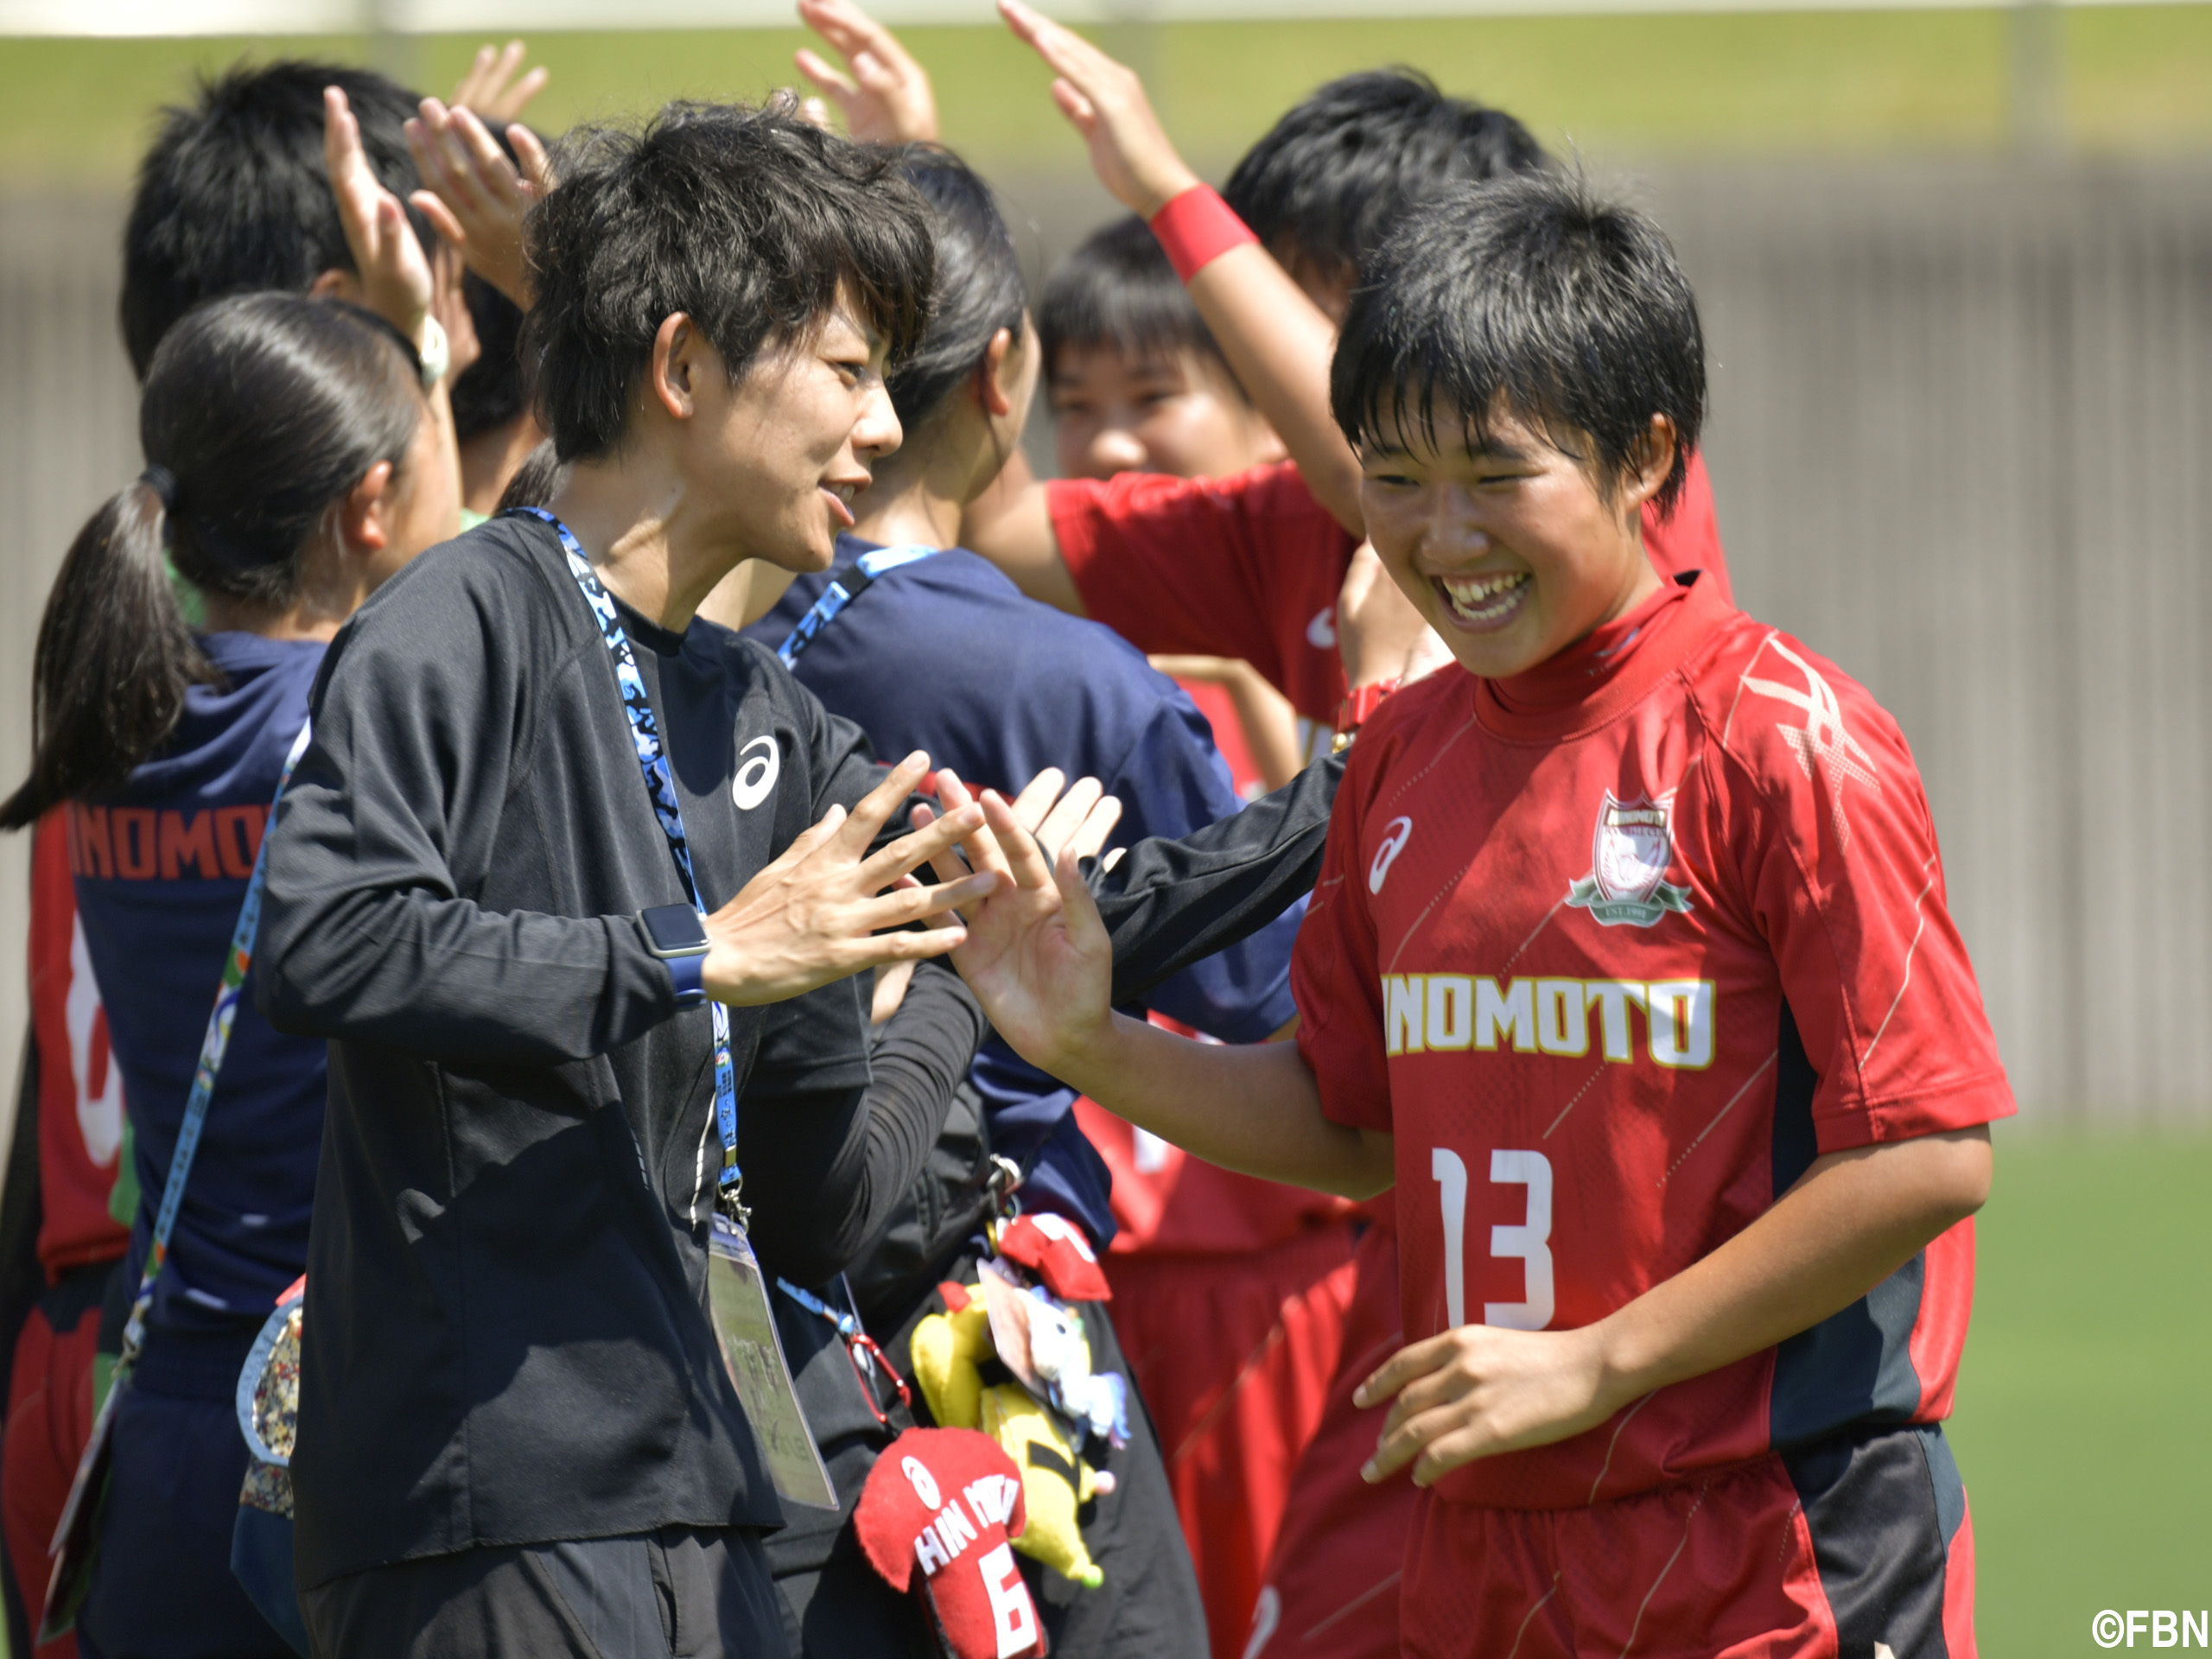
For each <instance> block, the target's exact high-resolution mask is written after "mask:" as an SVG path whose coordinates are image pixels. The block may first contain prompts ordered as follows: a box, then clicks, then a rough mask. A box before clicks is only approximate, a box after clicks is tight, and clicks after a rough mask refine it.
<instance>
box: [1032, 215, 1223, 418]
mask: <svg viewBox="0 0 2212 1659" xmlns="http://www.w3.org/2000/svg"><path fill="white" fill-rule="evenodd" d="M1037 334H1038V337H1039V340H1042V341H1043V343H1044V347H1045V359H1044V362H1045V377H1046V379H1048V380H1049V379H1050V378H1052V372H1053V371H1054V370H1055V369H1056V368H1057V367H1058V365H1059V360H1060V353H1062V352H1065V351H1071V350H1072V351H1085V350H1095V349H1097V348H1101V347H1103V348H1104V349H1105V350H1108V351H1111V352H1119V353H1122V354H1123V355H1125V356H1128V357H1142V356H1144V355H1146V354H1147V353H1160V354H1161V355H1163V356H1173V355H1174V354H1176V353H1181V352H1189V353H1192V354H1194V355H1196V356H1198V357H1200V358H1204V359H1210V360H1211V362H1212V363H1213V364H1214V365H1216V366H1217V367H1218V368H1219V369H1220V371H1221V372H1222V375H1223V377H1224V378H1225V379H1226V380H1227V381H1228V382H1229V384H1230V385H1232V386H1236V389H1237V391H1238V392H1239V393H1240V394H1241V393H1242V392H1243V386H1241V385H1238V384H1237V380H1236V375H1235V374H1233V373H1231V372H1230V367H1229V359H1226V358H1224V356H1222V354H1221V346H1220V343H1219V342H1218V341H1217V340H1215V339H1214V337H1213V331H1212V330H1211V329H1210V328H1208V327H1206V324H1205V318H1203V317H1201V316H1200V315H1198V304H1197V302H1195V301H1193V300H1192V298H1191V291H1190V289H1186V288H1185V287H1184V286H1183V279H1182V278H1181V277H1178V276H1177V275H1176V274H1175V267H1174V266H1173V265H1172V264H1168V262H1167V255H1166V251H1164V250H1163V249H1162V248H1161V247H1160V238H1158V237H1156V236H1154V234H1153V233H1152V226H1149V225H1147V224H1146V223H1145V222H1144V220H1142V219H1139V218H1138V217H1137V216H1136V215H1135V213H1131V214H1130V215H1129V216H1128V218H1126V219H1116V220H1114V221H1113V222H1112V223H1111V224H1109V225H1103V226H1100V227H1099V228H1098V229H1097V230H1095V231H1093V232H1091V233H1090V235H1089V236H1087V237H1085V238H1084V239H1083V241H1082V243H1081V244H1080V245H1077V248H1076V250H1075V251H1074V252H1072V253H1071V254H1069V255H1068V257H1066V258H1065V259H1063V260H1061V261H1060V263H1059V264H1058V265H1056V266H1054V267H1053V270H1052V277H1051V278H1050V279H1049V280H1047V281H1046V284H1045V298H1044V301H1043V302H1042V303H1041V304H1039V306H1038V308H1037Z"/></svg>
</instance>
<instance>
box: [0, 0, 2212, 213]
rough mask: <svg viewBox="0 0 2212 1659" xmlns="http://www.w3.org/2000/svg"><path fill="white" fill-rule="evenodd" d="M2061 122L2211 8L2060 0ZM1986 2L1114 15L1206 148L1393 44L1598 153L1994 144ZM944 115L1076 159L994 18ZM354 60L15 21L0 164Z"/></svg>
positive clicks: (603, 46)
mask: <svg viewBox="0 0 2212 1659" xmlns="http://www.w3.org/2000/svg"><path fill="white" fill-rule="evenodd" d="M2059 22H2060V28H2061V30H2062V37H2063V54H2062V55H2063V60H2064V79H2065V89H2066V90H2065V107H2066V121H2067V126H2068V130H2069V133H2070V135H2071V137H2072V139H2073V142H2075V143H2076V144H2078V145H2080V146H2082V148H2085V149H2092V150H2100V151H2128V152H2143V151H2161V152H2171V151H2177V150H2178V151H2203V150H2206V149H2212V97H2208V96H2207V95H2206V92H2205V89H2206V88H2207V87H2208V86H2212V5H2203V4H2198V5H2173V6H2166V5H2158V6H2136V7H2127V6H2113V7H2105V6H2096V7H2085V8H2077V9H2074V10H2069V11H2067V12H2066V13H2064V14H2063V16H2062V17H2061V18H2060V20H2059ZM803 38H804V37H803V35H801V33H800V31H798V29H789V30H782V29H730V30H721V31H716V32H709V31H696V32H669V31H660V32H649V33H648V32H639V33H628V34H622V33H589V34H583V33H569V34H545V35H534V36H532V37H531V45H532V47H533V48H535V50H536V53H537V56H538V57H539V58H540V59H541V60H543V62H545V63H546V64H547V65H548V66H549V67H551V69H552V70H553V73H554V80H553V85H552V87H551V89H550V91H549V92H547V93H546V95H545V96H544V98H543V99H542V100H541V103H540V105H539V108H538V109H537V111H534V112H533V114H534V117H535V118H537V120H538V121H539V123H540V124H541V125H543V126H545V127H547V128H549V129H557V128H559V127H562V126H564V125H566V124H569V122H572V121H575V120H576V119H578V118H584V117H589V116H605V115H612V114H619V113H621V112H624V111H631V110H635V109H639V108H644V107H649V106H651V105H654V104H656V103H658V102H659V101H660V100H662V99H667V98H671V97H677V96H682V95H694V96H721V97H731V96H737V97H758V96H760V94H761V93H763V92H766V91H768V90H770V89H771V88H772V87H775V86H780V85H785V84H787V83H789V82H790V81H791V79H793V73H794V72H793V71H792V69H791V50H792V48H794V47H795V46H797V45H798V44H799V42H800V41H801V40H802V39H803ZM906 38H907V40H908V41H909V43H910V44H911V45H912V48H913V49H914V50H915V52H916V54H918V56H919V57H920V58H921V59H922V60H923V61H924V62H925V63H926V64H927V65H928V66H929V67H930V69H931V73H932V74H933V75H934V76H935V77H936V79H937V81H938V88H939V93H940V101H941V104H942V106H943V108H944V112H945V120H946V136H947V138H948V139H949V141H950V142H951V143H954V144H956V145H958V146H960V147H961V148H962V149H965V150H966V151H967V152H968V153H969V155H970V156H971V157H972V158H973V159H974V160H976V162H978V163H979V164H981V165H982V166H983V167H985V168H987V169H988V168H1017V167H1018V168H1025V169H1027V170H1029V171H1032V172H1035V171H1040V170H1047V169H1055V168H1080V167H1081V166H1082V165H1083V157H1082V151H1081V149H1080V147H1079V146H1078V145H1077V143H1076V141H1075V139H1074V138H1073V137H1072V136H1071V134H1070V133H1069V131H1068V130H1067V129H1066V127H1065V124H1063V123H1062V122H1061V121H1060V119H1059V117H1058V112H1057V111H1054V110H1053V108H1052V105H1051V104H1050V102H1049V100H1048V99H1046V95H1045V85H1046V77H1045V74H1044V72H1043V71H1042V69H1041V68H1040V67H1039V66H1038V65H1037V63H1036V62H1035V60H1033V59H1032V58H1031V57H1030V56H1029V55H1028V54H1027V52H1025V51H1024V50H1023V48H1020V46H1019V45H1018V44H1016V43H1015V42H1014V41H1013V40H1012V38H1011V37H1010V36H1008V35H1006V34H1005V33H1004V31H1002V30H1000V29H986V28H932V29H912V30H909V31H907V32H906ZM1107 38H1108V43H1109V49H1114V50H1117V51H1121V52H1123V53H1125V54H1128V56H1129V57H1131V59H1132V60H1135V61H1137V62H1139V63H1140V64H1141V67H1144V68H1145V69H1146V70H1147V74H1148V76H1149V78H1150V79H1151V81H1152V84H1153V86H1154V90H1155V92H1156V94H1157V96H1158V99H1159V102H1160V106H1161V109H1162V111H1163V112H1164V113H1165V115H1166V118H1167V121H1168V124H1169V126H1170V128H1171V130H1173V131H1174V132H1175V133H1176V135H1177V136H1178V137H1179V138H1180V140H1181V141H1182V142H1183V143H1184V144H1185V147H1186V148H1187V149H1189V151H1190V152H1191V153H1192V156H1194V157H1197V158H1198V159H1200V160H1202V161H1204V162H1207V163H1208V164H1210V165H1212V166H1216V167H1218V166H1220V165H1222V164H1223V163H1224V162H1227V161H1229V160H1230V159H1231V158H1233V157H1234V156H1236V153H1237V152H1238V151H1239V150H1241V149H1243V146H1244V145H1245V144H1247V143H1249V142H1250V140H1251V139H1252V138H1253V137H1255V135H1256V134H1257V133H1258V132H1260V131H1261V130H1263V129H1264V128H1265V126H1266V125H1267V124H1268V122H1269V121H1270V120H1272V119H1273V118H1274V116H1275V115H1277V114H1278V113H1280V112H1281V110H1282V109H1283V108H1284V107H1285V106H1286V105H1288V104H1289V103H1291V102H1292V101H1293V100H1294V99H1297V98H1298V97H1300V95H1301V94H1303V93H1304V92H1307V91H1309V90H1310V89H1311V88H1313V86H1316V85H1318V84H1319V82H1321V81H1322V80H1325V79H1328V78H1329V77H1330V76H1332V75H1335V74H1340V73H1344V71H1345V70H1347V69H1351V68H1354V67H1363V66H1370V65H1376V64H1384V63H1392V62H1406V63H1411V64H1414V65H1416V66H1418V67H1422V68H1425V69H1427V70H1428V71H1429V72H1430V73H1433V75H1435V76H1436V78H1437V79H1439V80H1440V81H1441V82H1443V84H1444V85H1445V86H1446V87H1447V88H1449V89H1450V90H1452V91H1454V92H1468V93H1472V94H1475V95H1478V96H1480V97H1482V98H1484V99H1488V100H1490V101H1491V102H1493V103H1497V104H1499V105H1503V106H1504V107H1506V108H1508V109H1510V110H1512V111H1515V112H1516V114H1518V115H1520V116H1522V118H1524V119H1526V120H1528V121H1529V123H1530V124H1532V125H1534V126H1535V128H1536V129H1537V130H1538V131H1539V132H1540V134H1541V136H1542V137H1544V138H1545V139H1546V140H1547V141H1548V142H1551V143H1567V142H1573V143H1577V144H1580V145H1581V146H1583V147H1584V148H1586V149H1589V150H1592V151H1593V152H1597V153H1600V154H1635V155H1647V156H1648V155H1713V154H1719V155H1747V156H1770V155H1774V154H1777V153H1783V154H1788V153H1793V152H1794V153H1827V154H1834V153H1841V154H1866V153H1872V152H1882V151H1897V150H1906V151H1930V150H1933V151H1973V150H1986V149H1993V148H1996V147H1998V146H1999V145H2001V144H2003V143H2005V141H2006V136H2007V132H2008V126H2007V119H2008V118H2007V101H2006V100H2007V92H2006V89H2007V86H2008V80H2007V71H2006V63H2007V59H2006V46H2005V17H2004V15H2003V14H2002V13H2001V12H1999V11H1996V10H1975V11H1891V12H1851V13H1844V12H1780V13H1759V14H1688V15H1680V16H1566V17H1445V18H1420V19H1411V18H1380V19H1362V20H1349V19H1347V20H1337V21H1314V22H1294V23H1246V22H1234V23H1231V22H1219V23H1183V24H1172V25H1163V26H1161V27H1160V28H1158V29H1148V30H1143V31H1141V32H1132V31H1129V30H1126V29H1124V30H1119V31H1115V30H1109V31H1107ZM474 44H475V41H474V37H470V38H467V39H463V38H461V37H459V36H450V35H441V36H430V37H427V38H425V39H423V40H421V41H416V42H415V43H414V44H413V46H412V47H411V48H409V49H410V52H411V62H410V65H409V66H408V67H409V69H410V73H411V75H412V78H413V79H415V80H416V82H417V84H419V85H422V86H427V87H429V88H431V89H433V90H442V89H443V88H445V87H447V86H450V85H451V84H452V82H453V80H454V76H455V74H456V73H458V72H459V70H460V68H461V65H462V64H463V63H464V62H465V61H466V60H467V54H468V53H469V52H470V51H471V50H472V49H473V48H474ZM246 52H251V53H252V54H255V55H257V56H262V57H267V56H272V55H275V54H279V53H284V52H311V53H315V54H334V55H338V56H341V57H347V58H353V59H359V58H361V57H363V56H364V55H365V42H363V41H360V40H358V39H346V38H343V37H333V36H325V37H319V38H296V39H276V38H264V39H259V40H254V41H245V40H200V41H180V40H144V41H87V40H10V41H5V43H4V45H0V181H14V182H17V183H31V184H43V185H49V186H50V185H94V186H97V185H101V184H112V183H113V182H115V181H119V180H121V179H123V178H124V177H125V176H127V175H128V173H129V171H130V165H131V162H132V160H133V158H134V156H136V154H137V151H138V149H140V147H141V146H142V145H143V143H144V142H145V137H146V134H147V131H148V130H149V124H150V120H151V111H154V110H155V109H156V107H157V106H159V105H161V104H162V103H163V102H165V101H168V100H173V99H177V98H179V97H181V96H182V95H184V93H185V92H186V91H187V90H188V86H189V84H190V79H191V77H192V75H193V73H194V72H195V71H198V70H201V69H205V68H207V67H214V66H218V65H220V64H224V63H226V62H229V61H230V60H232V59H234V58H236V57H238V55H239V54H241V53H246Z"/></svg>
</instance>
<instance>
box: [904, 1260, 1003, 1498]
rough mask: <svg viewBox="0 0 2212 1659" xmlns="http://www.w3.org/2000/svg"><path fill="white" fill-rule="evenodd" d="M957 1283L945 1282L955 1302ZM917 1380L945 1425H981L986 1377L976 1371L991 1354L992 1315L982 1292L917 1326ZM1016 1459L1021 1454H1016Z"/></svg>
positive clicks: (947, 1295) (932, 1410) (932, 1412)
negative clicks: (987, 1308)
mask: <svg viewBox="0 0 2212 1659" xmlns="http://www.w3.org/2000/svg"><path fill="white" fill-rule="evenodd" d="M957 1289H959V1287H958V1286H957V1285H946V1286H944V1297H945V1300H947V1301H948V1302H950V1300H952V1295H953V1293H954V1292H955V1291H956V1290H957ZM912 1348H913V1355H914V1381H916V1382H917V1383H920V1384H921V1385H922V1397H923V1398H924V1399H925V1400H927V1401H928V1402H930V1415H931V1416H932V1417H934V1418H936V1419H937V1421H938V1427H940V1428H980V1427H982V1411H983V1379H982V1376H981V1374H980V1373H979V1372H978V1370H977V1369H976V1368H977V1367H978V1366H980V1365H981V1364H982V1363H983V1361H985V1360H987V1359H988V1358H990V1357H991V1356H992V1354H993V1352H994V1351H995V1350H994V1349H993V1348H992V1346H991V1317H990V1314H989V1313H988V1312H987V1311H986V1310H985V1308H984V1306H983V1299H982V1297H981V1296H980V1295H976V1296H970V1297H969V1300H968V1302H967V1305H966V1306H963V1307H959V1308H955V1309H953V1310H952V1311H950V1312H949V1313H932V1314H931V1315H930V1316H929V1318H927V1319H924V1320H923V1321H922V1322H921V1323H920V1324H919V1325H916V1326H915V1327H914V1340H913V1344H912ZM1015 1461H1016V1462H1019V1461H1020V1459H1015Z"/></svg>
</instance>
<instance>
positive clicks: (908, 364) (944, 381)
mask: <svg viewBox="0 0 2212 1659" xmlns="http://www.w3.org/2000/svg"><path fill="white" fill-rule="evenodd" d="M899 176H900V177H901V178H903V179H905V180H906V182H907V183H909V184H911V185H912V186H913V187H914V188H915V189H916V190H917V191H918V192H920V193H921V196H922V199H923V200H925V201H926V202H927V203H928V204H929V208H930V219H931V231H932V232H933V233H934V236H935V240H936V249H937V263H936V276H935V279H934V282H933V283H932V286H931V291H930V311H929V321H928V323H927V324H926V325H925V327H924V328H923V329H922V337H921V339H920V340H919V341H918V342H917V343H916V345H915V346H914V348H913V350H912V352H911V353H908V354H907V355H906V358H905V359H903V360H902V361H900V362H899V363H897V364H895V365H893V367H892V370H891V372H890V374H889V375H888V376H887V377H886V381H887V385H888V387H889V389H890V392H891V407H892V408H893V410H896V411H898V415H899V423H900V424H901V425H902V426H904V427H905V428H906V430H907V432H908V434H909V435H912V433H913V431H914V430H915V429H917V428H918V427H919V426H920V425H921V424H922V423H923V422H925V421H926V420H928V419H929V417H930V416H932V415H934V414H935V413H936V412H937V410H938V407H939V405H941V404H943V403H944V400H945V399H946V398H947V397H950V395H951V394H952V392H953V391H954V390H955V389H956V388H957V387H958V386H960V385H962V384H963V383H964V382H965V381H966V380H967V379H968V378H969V377H970V376H971V375H973V374H974V373H975V372H976V370H977V369H978V368H979V367H981V366H982V361H983V357H984V353H987V352H988V351H989V350H990V346H991V340H992V338H993V336H995V334H997V333H998V331H999V330H1000V329H1001V328H1004V329H1006V330H1007V331H1008V332H1009V333H1011V334H1013V335H1014V342H1015V344H1017V345H1019V344H1020V340H1021V332H1022V319H1023V318H1024V317H1026V316H1027V315H1028V314H1029V296H1028V294H1027V290H1025V289H1023V287H1022V285H1021V260H1020V256H1018V255H1017V254H1016V253H1015V252H1014V238H1013V236H1012V234H1011V233H1010V232H1008V231H1007V227H1006V219H1005V218H1004V217H1003V216H1002V215H1001V213H1000V212H999V209H998V204H997V203H996V202H995V201H994V200H992V199H991V187H990V186H989V185H988V184H985V183H984V182H983V181H982V179H980V178H978V177H977V176H976V174H975V172H974V171H973V170H972V169H971V168H969V166H968V164H967V163H966V162H963V161H962V160H961V159H960V158H959V157H958V156H955V155H954V154H953V153H952V152H951V151H950V150H949V149H938V147H937V146H936V145H934V144H912V145H909V146H908V147H907V148H906V149H905V150H903V151H901V152H900V156H899Z"/></svg>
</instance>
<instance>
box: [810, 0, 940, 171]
mask: <svg viewBox="0 0 2212 1659" xmlns="http://www.w3.org/2000/svg"><path fill="white" fill-rule="evenodd" d="M798 15H799V16H800V18H801V19H802V20H803V21H804V22H805V24H806V26H807V27H808V28H809V29H812V30H813V31H814V32H815V33H816V34H817V35H820V36H821V37H822V38H823V41H825V42H827V43H828V44H829V47H831V48H833V49H834V50H835V51H836V52H837V54H839V55H840V56H842V58H843V59H844V60H845V63H846V65H847V68H846V69H842V70H841V69H839V68H837V67H836V66H835V65H834V64H832V63H830V62H829V60H827V59H825V58H823V57H822V56H821V55H820V54H817V53H816V52H813V51H811V50H810V49H808V48H804V47H802V48H799V50H798V54H796V57H795V59H794V60H795V61H796V62H797V63H798V72H799V73H801V74H803V75H804V76H805V77H806V78H807V79H809V80H810V81H812V82H813V83H814V84H815V85H816V86H819V87H820V88H821V89H822V91H823V93H824V94H825V95H826V96H827V97H828V98H829V100H830V101H831V102H832V103H834V104H835V105H836V106H837V108H838V109H839V110H840V111H842V113H843V115H844V118H845V126H846V130H848V131H849V132H850V133H851V134H852V135H853V137H855V138H857V139H859V140H860V141H861V143H868V144H921V143H930V144H933V143H936V142H937V140H938V124H937V94H936V93H935V92H934V91H932V90H931V86H930V78H929V72H928V71H927V70H925V69H924V68H923V67H922V66H921V65H920V64H918V63H917V62H915V61H914V60H913V57H912V54H910V53H908V51H907V50H906V48H905V47H903V46H901V45H900V44H899V37H898V36H897V35H893V33H892V32H891V31H890V30H889V29H886V28H884V26H883V25H882V24H880V23H879V22H876V21H875V20H874V18H873V17H870V16H868V14H867V13H866V12H864V11H862V10H861V9H860V8H859V7H858V6H856V5H855V4H853V3H852V0H798ZM809 101H810V102H811V101H813V100H809Z"/></svg>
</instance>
